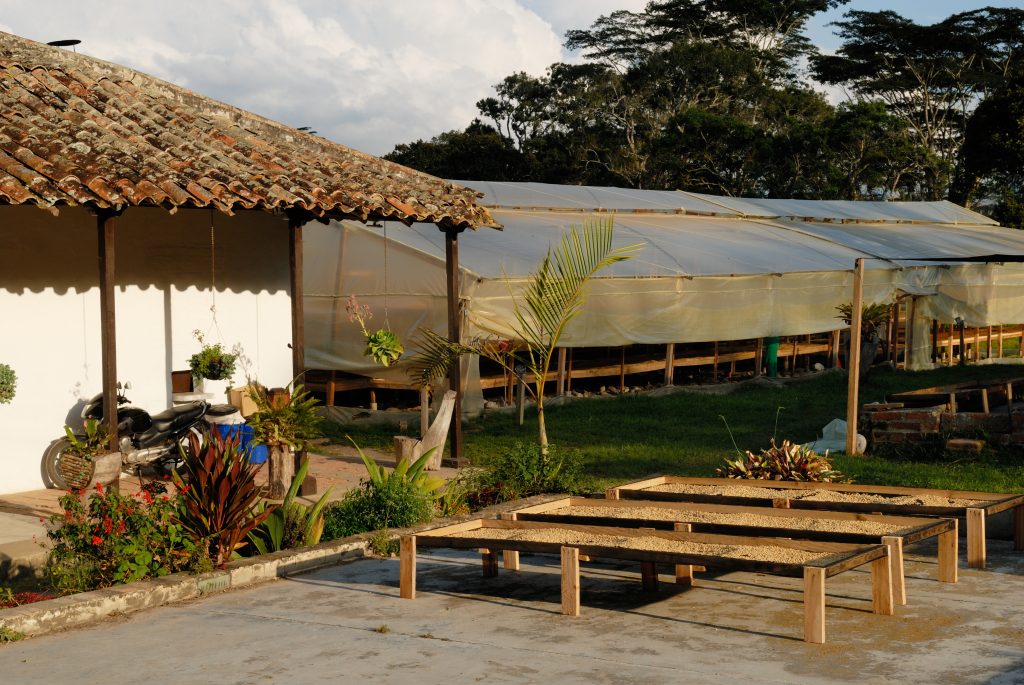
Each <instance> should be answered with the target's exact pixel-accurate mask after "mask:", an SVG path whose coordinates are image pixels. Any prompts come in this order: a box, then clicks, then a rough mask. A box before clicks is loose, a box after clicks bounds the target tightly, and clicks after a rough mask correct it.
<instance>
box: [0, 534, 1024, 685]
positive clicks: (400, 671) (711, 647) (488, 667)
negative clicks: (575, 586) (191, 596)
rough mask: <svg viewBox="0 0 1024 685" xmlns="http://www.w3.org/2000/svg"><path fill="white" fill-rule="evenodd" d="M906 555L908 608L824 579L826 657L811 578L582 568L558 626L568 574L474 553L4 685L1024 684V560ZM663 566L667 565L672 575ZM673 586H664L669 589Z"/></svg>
mask: <svg viewBox="0 0 1024 685" xmlns="http://www.w3.org/2000/svg"><path fill="white" fill-rule="evenodd" d="M933 551H934V550H933V549H931V548H929V546H928V544H927V543H925V544H923V545H922V546H915V547H911V548H910V549H909V550H908V567H907V573H908V578H907V591H908V597H909V604H908V605H907V606H904V607H898V608H897V613H896V615H895V616H876V615H874V614H872V613H871V601H870V600H871V588H870V576H869V574H868V573H866V572H856V571H854V572H849V573H844V574H841V575H839V576H837V577H835V578H832V579H830V581H829V586H828V598H827V600H828V606H827V610H826V626H827V631H828V643H827V644H825V645H811V644H806V643H804V642H803V641H802V640H801V636H802V616H803V613H802V604H801V598H802V595H801V582H800V580H799V579H788V578H779V577H775V576H765V575H759V574H751V573H731V574H728V575H723V576H720V577H711V576H708V575H698V580H697V587H695V588H693V589H692V590H689V591H685V592H682V591H677V590H676V588H675V586H674V585H672V584H670V583H668V582H663V583H662V584H661V590H660V592H659V593H657V594H645V593H643V592H642V591H641V588H640V582H639V576H638V573H637V568H636V567H635V566H632V565H628V564H613V565H611V564H585V565H584V575H583V579H582V602H583V607H582V615H581V616H580V617H578V618H570V617H566V616H562V615H561V614H560V612H559V610H560V605H559V581H558V561H557V559H554V558H551V557H542V556H526V555H524V556H523V570H522V571H520V572H518V573H506V572H505V571H504V570H502V571H501V574H500V576H499V577H498V578H492V579H484V578H482V577H481V573H480V564H479V557H478V556H477V555H475V554H472V553H467V552H456V551H451V550H445V551H430V552H428V553H421V555H420V557H419V575H418V585H419V588H418V590H419V596H418V598H417V599H416V600H413V601H410V600H403V599H400V598H399V597H398V587H397V585H398V560H397V559H394V558H392V559H367V560H362V561H357V562H354V563H350V564H345V565H341V566H334V567H329V568H326V569H321V570H319V571H316V572H312V573H309V574H306V575H301V576H297V577H293V578H289V579H286V580H278V581H274V582H271V583H268V584H265V585H261V586H259V587H256V588H253V589H250V590H241V591H236V592H231V593H227V594H222V595H216V596H212V597H209V598H207V599H203V600H200V601H193V602H189V603H185V604H180V605H175V606H167V607H162V608H159V609H155V610H152V611H149V612H144V613H141V614H137V615H133V616H132V617H130V618H122V619H113V620H109V621H107V622H105V623H103V624H100V625H97V626H95V627H92V628H86V629H82V630H77V631H71V632H67V633H63V634H55V635H50V636H44V637H39V638H34V639H29V640H26V641H23V642H18V643H12V644H8V645H2V646H0V672H2V673H3V674H4V682H5V683H7V682H9V683H18V684H21V683H45V682H79V683H101V682H120V681H125V680H127V679H132V680H136V679H144V680H145V681H146V682H147V683H149V684H151V685H160V684H163V683H167V684H171V683H175V684H177V683H187V682H190V683H212V682H216V683H224V684H228V683H239V684H241V683H246V684H248V683H257V682H261V683H262V682H265V683H290V684H296V685H301V684H305V683H326V682H338V681H339V679H344V682H359V680H358V679H366V680H367V681H368V682H372V683H416V684H417V685H418V684H422V683H443V682H452V681H453V680H454V679H456V678H457V679H458V681H459V682H482V681H487V682H492V683H538V682H547V683H576V682H579V683H588V684H589V685H595V684H601V683H624V682H627V683H674V682H685V683H687V684H688V685H700V684H703V683H716V684H725V683H730V684H731V683H738V682H749V683H771V684H782V683H846V682H859V683H870V682H894V683H950V684H955V683H990V684H992V685H996V684H1003V685H1009V684H1011V683H1024V554H1021V553H1015V552H1012V551H1011V545H1010V544H1009V543H1006V542H1000V541H990V550H989V551H990V565H989V568H988V569H986V570H982V571H977V570H971V569H965V568H963V567H962V568H961V579H960V582H959V583H957V584H955V585H950V584H943V583H939V582H937V581H935V580H934V577H935V571H936V565H935V557H934V556H933V555H932V554H933ZM665 570H667V569H665ZM662 579H663V580H668V577H667V576H662Z"/></svg>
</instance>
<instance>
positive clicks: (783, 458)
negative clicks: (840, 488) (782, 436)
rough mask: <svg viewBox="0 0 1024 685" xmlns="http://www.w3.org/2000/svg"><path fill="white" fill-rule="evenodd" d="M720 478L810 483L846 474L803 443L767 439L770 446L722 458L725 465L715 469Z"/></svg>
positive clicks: (832, 480) (837, 480)
mask: <svg viewBox="0 0 1024 685" xmlns="http://www.w3.org/2000/svg"><path fill="white" fill-rule="evenodd" d="M715 474H716V475H718V476H721V477H723V478H750V479H754V480H792V481H802V482H811V483H833V482H837V483H838V482H844V481H845V480H846V477H845V476H844V475H843V474H841V473H839V472H838V471H834V470H833V469H832V464H831V463H830V462H829V460H828V459H827V458H826V457H824V456H822V455H820V454H818V453H817V452H815V451H814V450H811V449H808V448H806V447H804V446H803V445H798V444H795V443H791V442H790V441H789V440H783V441H782V444H781V445H776V444H775V438H772V440H771V447H769V448H768V449H766V450H761V453H760V454H754V453H753V452H750V451H749V450H748V451H747V452H746V454H745V455H744V456H742V457H740V458H738V459H725V466H724V467H723V468H720V469H715Z"/></svg>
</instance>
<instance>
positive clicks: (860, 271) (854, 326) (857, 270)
mask: <svg viewBox="0 0 1024 685" xmlns="http://www.w3.org/2000/svg"><path fill="white" fill-rule="evenodd" d="M863 306H864V260H863V259H858V260H857V261H856V262H855V263H854V267H853V302H852V311H851V312H850V364H849V366H850V368H849V369H848V370H847V373H848V374H849V379H848V382H847V386H846V453H847V454H849V455H855V454H857V410H858V407H857V402H858V391H859V382H860V327H861V319H862V318H863V313H862V312H861V309H862V307H863Z"/></svg>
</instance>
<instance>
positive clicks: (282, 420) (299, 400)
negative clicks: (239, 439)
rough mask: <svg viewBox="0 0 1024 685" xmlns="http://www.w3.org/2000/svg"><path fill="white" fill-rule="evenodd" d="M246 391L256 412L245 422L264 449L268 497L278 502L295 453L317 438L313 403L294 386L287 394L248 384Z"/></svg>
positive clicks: (289, 478)
mask: <svg viewBox="0 0 1024 685" xmlns="http://www.w3.org/2000/svg"><path fill="white" fill-rule="evenodd" d="M249 388H250V397H252V399H253V401H254V402H255V403H256V408H257V410H256V413H255V414H253V415H252V416H250V417H249V419H248V420H247V423H248V424H249V425H250V426H252V431H253V440H254V441H255V442H256V443H257V444H261V445H266V446H267V451H268V459H267V461H268V463H269V464H270V474H269V480H270V482H269V488H270V491H269V493H268V497H270V498H271V499H281V498H283V497H284V496H285V493H286V492H287V490H288V486H289V485H290V484H291V482H292V478H293V477H294V475H295V454H296V453H300V452H302V451H303V450H305V448H306V446H307V445H308V444H309V441H310V440H312V439H313V438H317V437H319V436H320V415H319V414H317V412H316V405H317V401H316V399H314V398H312V397H310V395H309V393H308V392H306V391H305V390H303V388H302V386H301V385H295V384H294V383H293V387H292V390H291V392H289V391H288V390H287V389H285V388H273V389H271V390H267V389H266V388H264V387H263V386H262V385H260V384H259V383H250V385H249Z"/></svg>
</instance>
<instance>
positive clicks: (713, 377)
mask: <svg viewBox="0 0 1024 685" xmlns="http://www.w3.org/2000/svg"><path fill="white" fill-rule="evenodd" d="M714 364H715V365H714V367H713V368H712V370H711V382H712V383H717V382H718V341H717V340H716V341H715V362H714Z"/></svg>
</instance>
